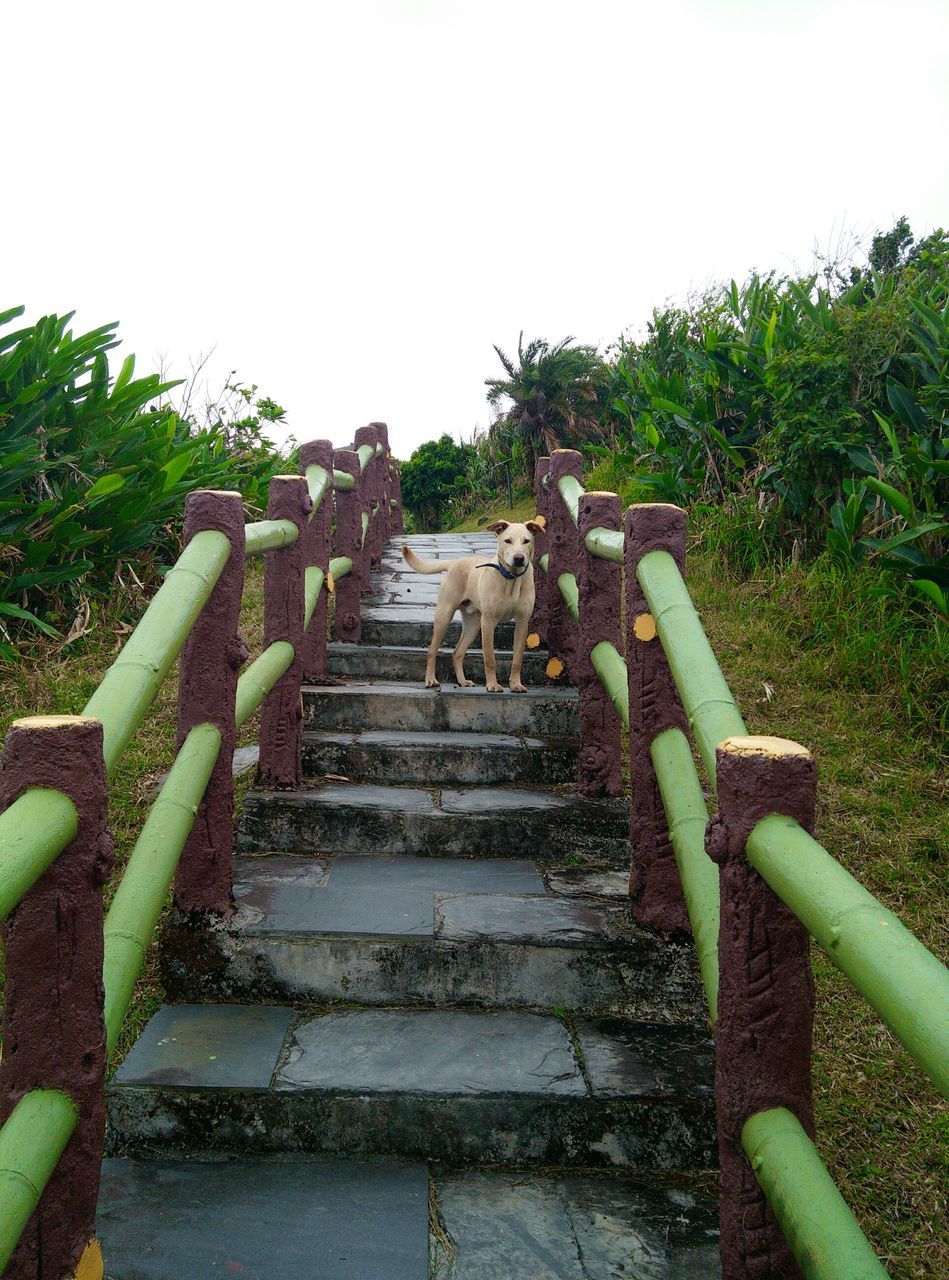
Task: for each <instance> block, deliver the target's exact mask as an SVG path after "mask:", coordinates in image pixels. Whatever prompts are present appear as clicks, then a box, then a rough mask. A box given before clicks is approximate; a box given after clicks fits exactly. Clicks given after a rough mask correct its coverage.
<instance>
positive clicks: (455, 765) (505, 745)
mask: <svg viewBox="0 0 949 1280" xmlns="http://www.w3.org/2000/svg"><path fill="white" fill-rule="evenodd" d="M577 754H578V747H577V741H576V739H575V738H531V737H520V738H516V737H514V736H513V735H511V734H506V733H425V732H422V733H418V732H407V731H405V730H396V729H379V730H373V729H361V730H356V731H352V730H349V729H324V730H322V731H320V732H311V733H305V734H304V735H303V773H304V775H305V776H306V777H308V778H322V777H325V776H326V775H327V774H334V775H336V776H337V777H339V776H341V777H344V778H348V779H350V780H351V781H353V782H392V783H404V782H427V783H429V784H430V785H431V784H434V783H438V784H445V785H451V784H454V783H500V784H505V783H508V784H518V785H524V784H530V783H541V784H543V783H549V784H556V783H567V782H573V781H574V780H575V778H576V776H577Z"/></svg>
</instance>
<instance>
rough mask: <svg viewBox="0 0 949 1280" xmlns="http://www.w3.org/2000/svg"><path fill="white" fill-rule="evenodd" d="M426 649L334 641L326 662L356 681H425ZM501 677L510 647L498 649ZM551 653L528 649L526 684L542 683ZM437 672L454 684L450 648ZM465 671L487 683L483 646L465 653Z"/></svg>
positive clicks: (443, 653)
mask: <svg viewBox="0 0 949 1280" xmlns="http://www.w3.org/2000/svg"><path fill="white" fill-rule="evenodd" d="M426 652H427V651H426V649H425V647H424V646H422V645H405V644H403V645H397V644H389V645H369V644H343V643H342V642H337V641H333V642H332V643H331V644H329V645H327V661H328V666H329V673H330V675H332V676H342V677H346V678H348V679H355V680H397V681H398V680H405V681H409V682H411V683H413V684H424V683H425V660H426ZM495 654H496V657H497V665H498V676H499V678H500V680H501V683H502V684H506V683H507V678H508V674H509V672H510V669H511V651H510V649H503V650H502V649H498V650H496V651H495ZM548 657H549V654H548V653H547V650H546V649H527V650H525V652H524V663H523V666H522V668H521V674H522V676H523V679H524V683H525V684H536V685H541V686H543V685H544V683H545V679H546V677H545V674H544V671H545V668H546V666H547V659H548ZM435 674H436V675H437V676H438V678H439V680H441V681H442V682H443V683H445V684H454V683H455V673H454V671H453V669H452V665H451V650H450V649H448V648H443V649H440V650H439V653H438V660H437V662H436V664H435ZM465 674H466V675H467V677H468V679H469V680H474V682H475V683H476V684H484V655H483V654H482V652H481V649H480V647H479V648H478V649H469V650H468V652H467V654H466V655H465Z"/></svg>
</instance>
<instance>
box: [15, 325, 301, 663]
mask: <svg viewBox="0 0 949 1280" xmlns="http://www.w3.org/2000/svg"><path fill="white" fill-rule="evenodd" d="M22 314H23V308H22V307H15V308H13V309H12V310H9V311H6V312H3V313H0V656H5V657H7V658H9V657H11V656H13V655H14V652H15V651H14V649H13V647H12V642H14V641H16V640H18V639H20V638H22V637H25V636H26V635H27V634H29V633H30V632H31V631H32V632H33V634H34V635H35V631H36V629H39V630H40V631H42V632H43V633H44V634H47V635H56V634H57V631H56V626H57V624H62V623H63V622H67V623H68V621H69V620H70V619H71V618H72V617H73V616H74V615H75V614H76V612H77V610H78V608H79V607H80V605H81V603H82V601H83V600H84V599H86V598H88V597H89V596H90V595H95V594H96V593H104V592H108V591H109V590H110V589H111V587H112V584H113V582H114V580H115V577H116V573H117V570H118V569H119V566H120V565H121V564H123V563H127V564H130V565H132V566H133V576H134V577H136V578H137V579H139V581H140V582H142V583H143V584H146V585H147V583H148V582H149V580H153V579H154V578H155V577H156V575H157V574H158V572H159V568H160V565H161V564H162V562H163V561H165V560H167V559H168V558H169V557H170V556H172V555H174V554H175V552H176V549H177V546H178V537H179V531H180V526H181V515H182V511H183V506H184V497H185V494H186V493H188V492H189V491H190V490H192V489H196V488H238V487H239V488H240V489H241V491H242V492H243V493H244V494H245V497H247V498H248V499H249V501H250V503H251V504H257V503H259V502H261V501H262V500H263V496H264V486H265V483H266V479H267V478H268V476H269V474H272V473H275V472H276V471H279V470H280V469H281V468H282V467H283V466H284V465H285V463H284V461H283V459H282V458H281V457H280V455H279V453H278V452H277V450H276V449H275V448H274V447H273V446H272V445H270V444H268V443H267V442H266V441H264V440H263V439H262V438H260V437H258V438H257V439H256V440H255V441H250V442H247V441H245V442H244V445H243V446H242V447H241V448H240V449H238V450H237V451H236V452H232V450H231V447H230V442H229V440H228V438H227V436H226V434H225V433H224V432H222V431H221V430H215V429H214V428H208V429H201V430H195V429H194V428H193V426H192V425H191V424H190V423H189V422H187V421H186V420H184V419H182V418H181V417H179V415H178V414H177V412H176V411H175V410H174V409H173V408H171V407H170V406H167V405H165V406H163V405H162V403H161V402H162V397H163V396H164V395H165V394H166V393H167V392H168V391H169V390H170V389H171V388H172V387H173V386H175V385H176V384H175V383H173V382H162V381H161V380H160V379H159V377H158V375H157V374H150V375H148V376H146V377H144V378H135V376H134V373H135V358H134V356H128V357H127V358H126V360H125V361H124V362H123V364H122V366H121V369H120V370H119V373H118V374H117V375H116V376H115V377H113V376H112V374H111V373H110V369H109V358H108V352H109V351H110V350H112V349H113V348H115V347H116V346H117V345H118V339H117V337H116V332H115V330H116V325H115V324H108V325H102V326H101V327H100V328H98V329H93V330H91V331H90V332H89V333H85V334H82V335H81V336H79V337H74V335H73V333H72V331H71V330H70V329H69V321H70V319H71V318H72V315H71V314H70V315H65V316H55V315H51V316H44V317H43V318H42V319H41V320H38V321H37V322H36V324H33V325H30V326H27V327H25V328H21V329H13V330H10V331H8V332H6V333H5V334H4V333H3V329H4V328H5V327H6V326H9V325H10V323H11V321H13V320H15V319H16V318H17V317H19V316H20V315H22Z"/></svg>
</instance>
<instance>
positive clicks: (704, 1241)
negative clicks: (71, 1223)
mask: <svg viewBox="0 0 949 1280" xmlns="http://www.w3.org/2000/svg"><path fill="white" fill-rule="evenodd" d="M96 1229H97V1235H98V1237H99V1240H100V1241H101V1243H102V1248H103V1254H104V1256H105V1262H106V1270H107V1273H108V1275H109V1276H110V1277H111V1280H170V1278H171V1277H174V1278H175V1280H185V1278H186V1277H189V1276H191V1277H202V1278H203V1277H206V1276H217V1275H221V1276H224V1275H229V1274H234V1275H239V1276H244V1277H246V1280H288V1278H291V1277H292V1280H616V1278H617V1277H620V1276H629V1277H632V1276H637V1275H638V1276H649V1277H650V1280H713V1277H720V1275H721V1269H720V1267H719V1263H718V1250H717V1236H718V1220H717V1212H716V1206H715V1203H714V1201H713V1200H712V1199H711V1198H710V1197H709V1196H708V1195H707V1193H703V1191H702V1190H701V1189H700V1186H699V1185H697V1183H696V1181H695V1180H693V1179H683V1178H682V1177H678V1178H676V1180H675V1182H674V1183H672V1182H671V1181H670V1180H669V1179H654V1180H653V1181H651V1182H646V1181H644V1180H643V1179H642V1178H638V1177H635V1176H630V1175H628V1174H627V1175H622V1174H616V1173H592V1172H585V1173H575V1172H564V1173H557V1174H552V1173H548V1172H544V1173H538V1172H536V1171H531V1170H522V1171H520V1172H508V1171H501V1170H495V1169H468V1170H453V1169H444V1168H439V1169H437V1170H432V1171H431V1172H429V1171H428V1170H427V1169H426V1168H425V1166H424V1165H422V1164H419V1163H409V1162H405V1161H396V1160H373V1161H358V1162H357V1161H350V1160H338V1159H329V1158H325V1157H322V1158H320V1157H317V1158H310V1159H306V1158H300V1157H297V1158H289V1159H283V1160H279V1159H267V1158H261V1157H257V1158H252V1159H245V1160H229V1161H223V1160H204V1161H202V1160H123V1159H110V1160H106V1161H105V1162H104V1164H103V1167H102V1181H101V1185H100V1191H99V1212H98V1221H97V1228H96Z"/></svg>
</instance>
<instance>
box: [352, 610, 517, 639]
mask: <svg viewBox="0 0 949 1280" xmlns="http://www.w3.org/2000/svg"><path fill="white" fill-rule="evenodd" d="M433 617H434V604H433V603H431V604H429V605H428V607H426V606H425V605H422V604H379V605H369V606H368V607H367V608H365V609H364V610H363V611H362V632H361V642H362V643H363V644H400V645H401V644H407V645H425V646H427V645H428V644H429V642H430V641H431V638H432V619H433ZM460 635H461V623H460V621H459V620H458V616H457V615H456V616H455V619H454V621H453V622H452V623H451V625H450V626H449V628H448V630H447V631H446V632H445V638H444V641H443V642H442V643H443V644H444V645H445V646H446V647H448V648H450V647H451V646H452V645H454V644H455V643H456V642H457V640H458V637H459V636H460ZM513 641H514V624H513V623H512V622H502V623H499V624H498V627H497V628H496V630H495V632H494V643H495V646H496V647H497V648H498V649H510V647H511V645H512V644H513Z"/></svg>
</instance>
